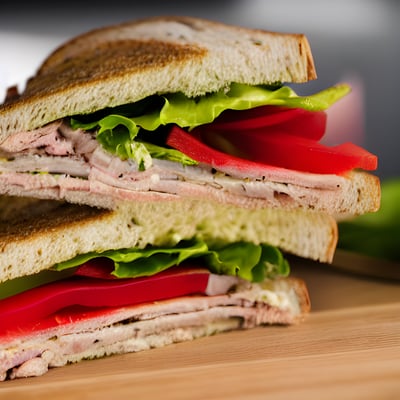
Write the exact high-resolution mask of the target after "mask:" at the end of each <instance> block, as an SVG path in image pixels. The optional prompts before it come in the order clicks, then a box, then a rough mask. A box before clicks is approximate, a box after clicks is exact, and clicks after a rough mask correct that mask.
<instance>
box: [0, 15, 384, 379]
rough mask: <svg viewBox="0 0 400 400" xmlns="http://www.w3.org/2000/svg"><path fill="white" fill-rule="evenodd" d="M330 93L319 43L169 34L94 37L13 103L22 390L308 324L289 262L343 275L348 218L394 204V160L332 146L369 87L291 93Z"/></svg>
mask: <svg viewBox="0 0 400 400" xmlns="http://www.w3.org/2000/svg"><path fill="white" fill-rule="evenodd" d="M315 78H316V74H315V69H314V64H313V60H312V55H311V51H310V47H309V44H308V42H307V39H306V38H305V37H304V36H303V35H299V34H282V33H272V32H266V31H261V30H251V29H246V28H240V27H234V26H228V25H224V24H221V23H216V22H211V21H206V20H202V19H195V18H188V17H160V18H152V19H147V20H140V21H134V22H129V23H126V24H122V25H118V26H111V27H105V28H101V29H98V30H94V31H92V32H89V33H87V34H84V35H81V36H79V37H77V38H74V39H72V40H71V41H69V42H67V43H66V44H64V45H63V46H61V47H60V48H58V49H57V50H55V51H54V52H53V53H52V54H51V55H50V56H49V57H48V58H47V59H46V60H45V61H44V62H43V64H42V66H41V67H40V68H39V69H38V71H37V73H36V74H35V75H34V76H33V77H32V78H31V79H30V80H29V81H28V82H27V85H26V88H25V90H24V92H23V93H22V94H18V93H15V91H14V92H13V91H12V90H10V91H9V96H8V97H7V99H6V101H5V103H4V105H2V106H1V107H0V153H1V160H0V193H1V194H3V195H6V196H12V197H4V198H3V200H2V201H4V204H6V203H7V204H8V205H7V207H3V209H2V210H3V211H2V212H3V223H2V225H1V231H0V246H1V249H2V250H1V253H0V282H2V283H0V297H1V300H0V374H1V377H2V379H7V378H16V377H23V376H35V375H41V374H43V373H45V372H46V371H47V369H48V368H49V367H52V366H61V365H65V364H66V363H69V362H76V361H80V360H82V359H87V358H95V357H102V356H105V355H109V354H116V353H125V352H134V351H139V350H144V349H148V348H152V347H159V346H163V345H166V344H168V343H173V342H180V341H183V340H190V339H194V338H197V337H200V336H204V335H210V334H213V333H217V332H222V331H226V330H232V329H239V328H250V327H254V326H257V325H264V324H293V323H296V322H298V321H301V320H302V319H303V318H304V316H305V315H306V314H307V312H308V311H309V308H310V304H309V299H308V293H307V288H306V285H305V284H304V282H302V281H300V280H298V279H296V278H292V277H290V276H288V275H289V265H288V262H287V261H286V259H285V258H284V254H285V253H291V254H295V255H297V256H300V257H305V258H310V259H313V260H319V261H323V262H330V261H331V260H332V257H333V254H334V251H335V247H336V242H337V225H336V219H337V218H344V217H348V216H354V215H358V214H363V213H366V212H372V211H375V210H377V208H378V207H379V199H380V191H379V180H378V179H377V178H376V177H375V176H373V175H372V174H370V173H369V172H366V171H371V170H374V169H376V167H377V158H376V156H374V155H373V154H371V153H369V152H367V151H366V150H364V149H362V148H360V147H358V146H355V145H353V144H351V143H345V144H339V145H338V146H335V147H327V146H325V145H323V144H322V143H321V139H322V137H323V135H324V132H325V126H326V118H327V113H326V110H327V109H328V108H329V106H330V105H331V104H333V103H334V102H336V101H338V100H340V98H341V97H343V96H344V95H346V94H347V93H348V91H349V90H350V88H349V87H348V86H347V85H344V84H343V85H338V86H335V87H331V88H328V89H326V90H324V91H322V92H319V93H316V94H314V95H310V96H306V97H302V96H298V95H297V94H296V93H295V92H294V91H293V89H291V88H290V87H289V86H287V85H286V84H287V83H300V82H307V81H308V80H310V79H315ZM11 198H12V203H10V199H11ZM10 207H11V208H10ZM10 215H11V217H10ZM10 218H11V219H10ZM11 220H12V221H13V223H12V224H11V223H10V221H11Z"/></svg>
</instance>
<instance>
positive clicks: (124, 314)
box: [0, 278, 310, 380]
mask: <svg viewBox="0 0 400 400" xmlns="http://www.w3.org/2000/svg"><path fill="white" fill-rule="evenodd" d="M309 310H310V301H309V296H308V291H307V288H306V286H305V284H304V282H303V281H301V280H299V279H295V278H282V279H277V280H268V281H265V282H262V283H257V284H255V283H253V284H250V283H248V282H246V283H245V282H242V283H241V284H240V285H238V286H237V287H236V288H235V289H234V290H233V291H231V292H229V293H227V294H223V295H217V296H198V295H196V296H186V297H181V298H177V299H170V300H165V301H159V302H154V303H147V304H142V305H136V306H130V307H118V308H111V309H103V310H101V311H99V310H95V311H86V312H84V313H82V314H81V315H80V317H78V318H77V317H76V313H75V317H74V318H70V317H66V316H65V315H64V317H63V316H62V315H61V316H58V317H56V318H57V321H58V323H57V326H53V327H50V328H45V329H39V330H38V329H37V326H36V328H34V327H33V328H31V330H30V331H29V330H28V329H27V330H26V331H25V332H24V331H21V330H17V331H15V332H13V331H8V332H7V333H5V334H2V335H1V336H0V379H1V380H6V379H15V378H22V377H30V376H40V375H43V374H45V373H46V372H47V371H48V369H49V368H52V367H61V366H64V365H66V364H68V363H75V362H79V361H81V360H84V359H93V358H100V357H104V356H109V355H112V354H123V353H130V352H138V351H142V350H148V349H152V348H157V347H163V346H166V345H168V344H171V343H177V342H184V341H188V340H193V339H196V338H199V337H202V336H210V335H214V334H216V333H220V332H225V331H230V330H235V329H249V328H253V327H256V326H259V325H271V324H281V325H290V324H295V323H298V322H299V321H301V320H302V319H303V318H304V317H305V315H306V314H307V313H308V312H309Z"/></svg>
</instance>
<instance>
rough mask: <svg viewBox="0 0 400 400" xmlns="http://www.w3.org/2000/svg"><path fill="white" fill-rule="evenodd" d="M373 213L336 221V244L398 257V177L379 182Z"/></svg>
mask: <svg viewBox="0 0 400 400" xmlns="http://www.w3.org/2000/svg"><path fill="white" fill-rule="evenodd" d="M381 189H382V197H381V207H380V209H379V211H378V212H376V213H369V214H365V215H361V216H359V217H356V218H355V219H354V220H352V221H345V222H340V223H339V242H338V248H342V249H345V250H350V251H354V252H358V253H362V254H365V255H369V256H373V257H379V258H384V259H388V260H392V261H400V180H397V179H393V180H387V181H384V182H382V184H381Z"/></svg>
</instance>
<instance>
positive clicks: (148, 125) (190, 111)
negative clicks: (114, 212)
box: [71, 83, 350, 170]
mask: <svg viewBox="0 0 400 400" xmlns="http://www.w3.org/2000/svg"><path fill="white" fill-rule="evenodd" d="M349 91H350V87H349V86H347V85H345V84H342V85H337V86H333V87H330V88H328V89H326V90H323V91H321V92H319V93H316V94H313V95H310V96H298V95H297V94H296V93H295V91H294V90H293V89H291V88H290V87H288V86H281V87H279V88H275V89H271V88H268V87H265V86H250V85H244V84H237V83H234V84H232V85H231V87H230V88H229V90H220V91H218V92H215V93H210V94H208V95H205V96H202V97H197V98H188V97H186V96H185V95H183V94H182V93H172V94H166V95H163V96H160V97H159V98H158V100H160V99H161V100H162V101H161V105H160V106H159V105H158V103H159V101H157V102H156V103H157V106H156V108H155V109H154V107H150V110H149V111H146V108H144V107H142V106H141V103H140V102H139V103H140V105H138V104H137V103H134V104H132V105H124V106H122V107H123V108H121V107H116V108H115V109H110V110H108V111H107V112H108V113H109V114H108V115H105V116H102V117H101V118H100V119H96V120H94V121H89V122H88V121H87V120H88V119H89V120H90V116H89V117H88V116H85V118H84V120H85V121H80V120H79V117H77V118H76V119H72V120H71V125H72V127H73V128H74V129H78V128H81V129H84V130H90V129H95V128H97V129H98V132H97V140H98V141H99V142H100V144H101V145H102V146H103V147H104V148H105V149H106V150H107V151H109V152H111V153H112V154H115V155H117V156H118V157H120V158H121V159H127V158H129V159H132V160H134V161H136V163H137V164H138V165H139V169H141V170H143V169H146V168H148V167H149V166H151V159H152V157H155V158H159V157H160V154H161V156H162V158H163V159H167V160H172V161H178V162H181V163H182V164H183V165H188V164H189V165H192V164H196V161H194V160H192V159H190V158H189V157H187V156H185V155H184V154H182V153H181V152H179V151H177V150H171V149H168V148H165V149H164V151H163V152H161V153H160V152H154V149H152V147H151V145H150V144H149V143H146V142H140V143H139V144H138V143H137V142H136V140H137V135H138V133H139V131H140V130H141V129H143V130H145V131H147V132H149V131H150V132H151V131H155V130H156V129H158V128H160V127H161V126H166V125H169V124H176V125H178V126H180V127H182V128H187V129H193V128H195V127H197V126H200V125H204V124H208V123H211V122H212V121H214V120H215V118H217V117H218V116H219V115H220V114H221V113H222V112H223V111H225V110H228V109H232V110H247V109H250V108H254V107H258V106H263V105H277V106H287V107H298V108H304V109H307V110H312V111H318V110H325V109H327V108H329V107H330V106H331V105H332V104H333V103H335V102H336V101H338V100H339V99H340V98H342V97H343V96H345V95H346V94H347V93H348V92H349ZM148 102H150V101H148ZM129 106H131V111H129ZM138 109H140V110H141V111H142V112H144V113H143V114H141V115H140V114H138ZM97 115H98V114H95V116H97Z"/></svg>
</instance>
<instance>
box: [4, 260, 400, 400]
mask: <svg viewBox="0 0 400 400" xmlns="http://www.w3.org/2000/svg"><path fill="white" fill-rule="evenodd" d="M356 261H357V260H356ZM292 274H293V275H296V276H299V277H302V278H304V279H305V280H306V281H307V284H308V287H309V290H310V296H311V301H312V307H313V311H312V312H311V314H310V315H309V317H308V318H307V320H306V321H305V322H304V323H302V324H300V325H297V326H292V327H276V326H274V327H265V328H257V329H253V330H249V331H240V332H230V333H225V334H220V335H216V336H214V337H208V338H203V339H198V340H196V341H194V342H189V343H180V344H176V345H171V346H168V347H165V348H161V349H155V350H150V351H146V352H141V353H136V354H127V355H122V356H112V357H109V358H105V359H101V360H94V361H84V362H81V363H79V364H75V365H70V366H67V367H63V368H56V369H52V370H50V371H49V372H48V373H47V374H46V375H44V376H43V377H38V378H31V379H24V380H16V381H10V382H3V383H0V399H3V398H4V399H13V400H16V399H41V400H46V399H60V400H61V399H76V400H78V399H81V398H84V399H113V398H118V399H122V398H129V399H148V398H151V399H153V398H154V399H162V400H167V399H185V400H187V399H230V400H231V399H265V398H267V397H268V396H271V398H274V399H286V398H288V399H302V398H306V399H308V400H309V399H340V400H343V399H363V400H365V399H398V398H400V283H399V282H398V281H390V280H378V279H371V278H366V277H363V276H360V275H351V274H347V273H345V272H343V271H340V270H335V269H334V268H332V267H331V266H327V265H321V264H317V263H311V262H305V261H301V260H295V261H294V262H293V263H292Z"/></svg>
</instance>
